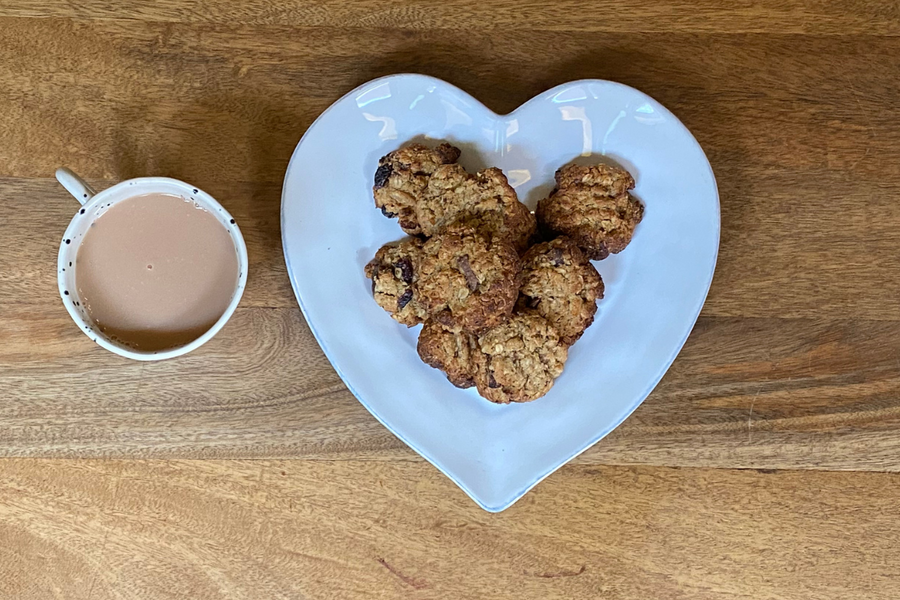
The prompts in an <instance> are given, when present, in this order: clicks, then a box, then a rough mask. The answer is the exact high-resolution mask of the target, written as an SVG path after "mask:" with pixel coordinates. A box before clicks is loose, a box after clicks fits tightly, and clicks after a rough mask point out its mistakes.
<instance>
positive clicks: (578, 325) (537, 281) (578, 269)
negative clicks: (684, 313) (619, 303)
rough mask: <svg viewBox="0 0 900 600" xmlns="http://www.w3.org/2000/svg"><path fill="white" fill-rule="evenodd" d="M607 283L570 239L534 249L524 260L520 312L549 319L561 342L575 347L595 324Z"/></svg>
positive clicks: (518, 306) (555, 241)
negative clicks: (585, 332) (598, 305)
mask: <svg viewBox="0 0 900 600" xmlns="http://www.w3.org/2000/svg"><path fill="white" fill-rule="evenodd" d="M600 298H603V280H602V279H601V278H600V274H599V273H597V270H596V269H595V268H594V266H593V265H592V264H591V263H590V261H588V259H587V257H585V255H584V254H583V253H582V252H581V250H579V248H578V246H577V245H575V242H573V241H572V240H570V239H569V238H567V237H558V238H556V239H555V240H553V241H550V242H544V243H542V244H537V245H535V246H532V247H531V248H530V249H529V250H528V252H527V253H526V254H525V256H523V257H522V287H521V288H519V300H518V302H517V304H516V309H517V310H518V311H521V312H525V311H528V310H533V311H535V312H537V313H538V314H539V315H541V316H542V317H544V318H545V319H547V321H549V322H550V324H551V325H553V327H554V329H556V331H557V332H558V333H559V337H560V341H561V342H562V343H563V344H565V345H567V346H571V345H572V344H574V343H575V341H576V340H577V339H578V338H580V337H581V334H582V333H584V330H585V329H587V328H588V326H589V325H590V324H591V323H593V322H594V313H596V312H597V300H599V299H600Z"/></svg>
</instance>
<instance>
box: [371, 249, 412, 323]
mask: <svg viewBox="0 0 900 600" xmlns="http://www.w3.org/2000/svg"><path fill="white" fill-rule="evenodd" d="M422 243H423V242H422V240H420V239H418V238H410V239H408V240H404V241H402V242H394V243H391V244H385V245H384V246H382V247H381V248H380V249H379V250H378V252H376V253H375V258H373V259H372V260H371V261H369V264H367V265H366V277H368V278H369V279H371V280H372V293H373V294H374V296H375V302H377V303H378V305H379V306H380V307H381V308H383V309H384V310H386V311H388V312H389V313H391V316H392V317H393V318H394V319H395V320H396V321H398V322H400V323H403V324H404V325H406V326H407V327H412V326H413V325H417V324H419V323H422V322H424V321H425V316H426V315H425V309H424V308H423V307H422V304H421V302H420V300H419V298H418V297H417V296H418V294H417V293H416V281H417V280H418V272H419V264H420V262H421V259H422Z"/></svg>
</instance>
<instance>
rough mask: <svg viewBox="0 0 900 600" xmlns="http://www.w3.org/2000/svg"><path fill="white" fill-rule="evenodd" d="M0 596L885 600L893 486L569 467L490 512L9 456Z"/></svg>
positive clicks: (204, 468) (364, 492) (384, 491)
mask: <svg viewBox="0 0 900 600" xmlns="http://www.w3.org/2000/svg"><path fill="white" fill-rule="evenodd" d="M0 475H2V477H0V539H3V540H4V542H5V543H4V544H0V573H3V574H4V577H0V596H2V597H4V598H17V599H18V600H31V599H35V600H37V599H40V600H44V599H46V598H54V597H57V598H67V599H70V600H74V599H80V598H84V599H88V598H89V599H91V600H104V599H113V598H173V599H175V598H191V599H192V600H212V599H217V598H229V599H234V600H239V599H243V598H247V599H250V598H271V599H273V600H274V599H281V598H284V599H288V598H290V599H293V600H296V599H309V600H318V599H323V600H324V599H332V598H334V599H337V598H340V599H342V600H353V599H356V598H360V599H362V598H366V599H370V598H417V599H421V600H426V599H441V600H443V599H446V598H453V599H456V600H467V599H472V600H476V599H477V600H494V599H507V598H508V599H513V598H515V599H519V598H542V599H545V600H552V599H557V598H558V599H563V598H566V599H571V598H600V597H602V598H612V599H616V600H626V599H636V600H637V599H641V600H644V599H646V598H672V599H688V598H690V599H692V600H707V599H739V598H753V599H755V600H768V599H771V600H775V599H777V600H800V599H804V600H805V599H810V598H841V599H843V600H853V599H867V600H878V599H886V600H887V599H893V598H895V597H896V589H897V588H896V583H897V579H896V578H897V576H898V575H900V560H898V557H897V553H896V543H895V542H896V540H897V538H898V535H900V508H898V506H897V502H896V494H895V490H896V485H897V481H896V480H897V476H896V475H890V474H879V473H853V474H850V473H847V474H839V473H818V472H806V473H803V472H781V473H776V474H768V473H759V472H755V471H728V470H705V469H661V468H650V467H637V468H626V467H587V466H570V467H566V468H564V469H563V470H562V471H560V472H559V473H556V474H554V475H553V476H551V477H550V478H549V479H548V480H547V481H546V482H544V483H542V484H541V485H540V486H539V487H538V488H537V489H536V490H535V491H533V492H532V493H530V494H529V495H528V496H526V497H525V498H524V499H523V500H521V501H520V502H519V503H518V504H516V505H515V506H513V507H512V508H511V509H509V510H508V511H506V512H504V513H502V514H499V515H489V514H487V513H484V512H482V511H480V510H479V509H477V508H476V507H474V506H473V505H472V503H471V502H470V501H469V500H468V499H467V498H465V497H464V496H463V493H462V492H461V491H459V490H458V489H456V488H455V487H454V486H453V485H452V484H451V483H450V482H449V481H447V480H446V479H445V478H443V477H442V476H441V475H439V474H438V473H437V472H436V471H434V470H433V469H432V468H431V467H430V466H428V465H423V464H413V463H369V462H364V463H360V462H352V461H351V462H301V461H249V462H219V461H204V462H194V461H187V462H184V461H171V462H156V461H151V462H144V461H140V462H121V461H113V462H95V461H79V462H72V461H51V460H40V461H4V462H2V463H0Z"/></svg>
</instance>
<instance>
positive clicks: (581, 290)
mask: <svg viewBox="0 0 900 600" xmlns="http://www.w3.org/2000/svg"><path fill="white" fill-rule="evenodd" d="M459 155H460V151H459V149H458V148H455V147H453V146H451V145H450V144H441V145H440V146H438V147H437V148H434V149H431V148H427V147H425V146H422V145H419V144H413V145H410V146H407V147H405V148H401V149H399V150H396V151H394V152H391V153H390V154H388V155H386V156H385V157H383V158H382V159H381V161H380V162H379V166H378V170H377V171H376V173H375V187H374V195H375V205H376V206H377V207H378V208H380V209H381V211H382V213H383V214H384V215H385V216H387V217H396V218H398V220H399V222H400V227H401V228H402V229H403V230H404V231H405V232H406V233H408V234H410V236H413V237H410V238H407V239H406V240H403V241H400V242H396V243H391V244H387V245H385V246H384V247H382V248H381V249H380V250H378V252H377V253H376V255H375V258H374V259H372V261H371V262H370V263H369V264H368V265H367V266H366V276H367V277H369V278H370V279H371V280H372V290H373V293H374V296H375V301H376V302H377V303H378V304H379V305H380V306H381V307H382V308H384V309H385V310H386V311H388V312H389V313H390V314H391V316H392V317H393V318H394V319H395V320H397V321H398V322H400V323H403V324H404V325H406V326H408V327H411V326H413V325H418V324H420V323H422V324H424V326H423V328H422V332H421V334H420V335H419V343H418V351H419V356H421V358H422V360H424V361H425V362H426V363H428V364H429V365H431V366H432V367H435V368H438V369H441V370H442V371H443V372H444V373H446V375H447V378H448V379H449V380H450V382H451V383H453V384H454V385H456V386H459V387H471V386H473V385H474V386H476V387H477V388H478V392H479V393H480V394H481V395H482V396H484V397H485V398H487V399H488V400H490V401H492V402H498V403H504V404H505V403H508V402H528V401H530V400H534V399H536V398H539V397H541V396H543V395H544V394H546V393H547V392H548V391H549V390H550V388H551V387H552V385H553V382H554V380H555V379H556V378H557V377H559V375H560V374H561V373H562V371H563V366H564V364H565V361H566V357H567V355H568V348H569V346H571V345H572V344H573V343H575V341H576V340H578V338H579V337H581V335H582V333H584V330H585V329H586V328H587V327H588V326H589V325H590V324H591V323H592V322H593V320H594V313H595V312H596V311H597V300H599V299H600V298H602V297H603V282H602V280H601V279H600V275H599V274H598V273H597V271H596V270H595V269H594V267H593V266H592V265H591V263H590V259H602V258H605V257H606V256H608V255H609V254H610V253H617V252H620V251H621V250H623V249H624V248H625V246H626V245H627V244H628V242H629V241H630V240H631V236H632V234H633V232H634V227H635V225H637V223H638V222H640V220H641V217H642V216H643V206H642V205H641V204H640V203H639V202H638V201H637V200H635V199H634V198H633V197H632V196H631V195H630V194H629V193H628V190H630V189H631V188H633V187H634V180H633V179H632V177H631V175H629V174H628V173H627V172H626V171H624V170H622V169H619V168H616V167H610V166H607V165H595V166H589V167H583V166H576V165H567V166H565V167H563V168H561V169H560V170H559V171H557V173H556V182H557V188H556V189H555V190H554V191H553V193H552V194H551V195H550V196H549V197H548V198H545V199H544V200H542V201H541V202H540V203H539V205H538V210H537V219H536V218H535V216H534V215H532V214H531V212H530V211H529V210H528V209H527V207H525V205H523V204H522V203H521V202H519V200H518V198H517V197H516V193H515V190H513V188H512V187H511V186H510V185H509V183H508V182H507V180H506V176H505V175H503V173H502V172H501V171H500V170H499V169H496V168H490V169H485V170H484V171H480V172H478V173H475V174H471V173H468V172H466V170H465V169H463V168H462V166H460V165H459V164H457V162H456V161H457V160H458V159H459ZM538 229H539V232H538ZM540 239H544V240H547V241H540Z"/></svg>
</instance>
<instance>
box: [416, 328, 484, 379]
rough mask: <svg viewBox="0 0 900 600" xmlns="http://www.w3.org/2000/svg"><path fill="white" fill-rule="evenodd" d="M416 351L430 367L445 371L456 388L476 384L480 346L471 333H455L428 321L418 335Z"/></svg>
mask: <svg viewBox="0 0 900 600" xmlns="http://www.w3.org/2000/svg"><path fill="white" fill-rule="evenodd" d="M417 350H418V351H419V357H420V358H421V359H422V360H423V361H425V363H426V364H427V365H430V366H432V367H434V368H435V369H440V370H441V371H443V372H444V373H445V374H446V375H447V379H449V380H450V383H452V384H453V385H455V386H456V387H460V388H468V387H472V386H473V385H475V358H476V356H477V353H478V343H477V341H476V339H475V336H473V335H472V334H470V333H466V332H457V333H454V332H452V331H449V330H447V329H445V328H444V327H442V326H441V325H440V324H439V323H437V322H435V321H428V322H426V323H425V326H424V327H422V332H421V333H420V334H419V344H418V346H417Z"/></svg>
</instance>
